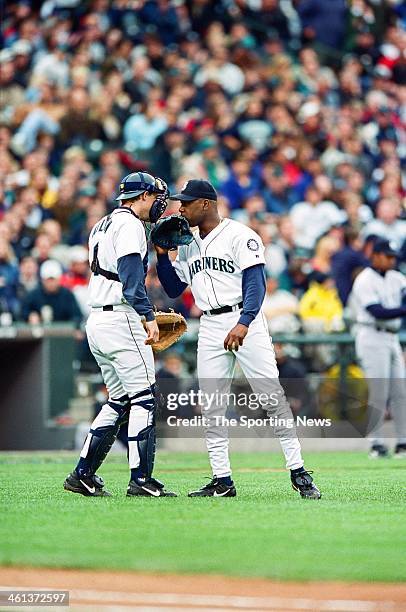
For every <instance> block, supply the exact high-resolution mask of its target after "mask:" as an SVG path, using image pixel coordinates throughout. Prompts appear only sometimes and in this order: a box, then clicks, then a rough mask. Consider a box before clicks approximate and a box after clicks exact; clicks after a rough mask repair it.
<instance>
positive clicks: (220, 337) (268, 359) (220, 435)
mask: <svg viewBox="0 0 406 612" xmlns="http://www.w3.org/2000/svg"><path fill="white" fill-rule="evenodd" d="M239 317H240V313H239V312H238V311H237V312H230V313H224V314H220V315H202V317H201V319H200V329H199V339H198V346H197V368H198V377H199V386H200V389H201V390H202V392H203V394H204V393H209V394H210V393H213V392H215V390H216V389H218V390H219V391H220V393H223V394H225V393H228V392H229V390H230V386H231V382H232V379H233V375H234V370H235V365H236V361H238V363H239V365H240V367H241V369H242V371H243V373H244V375H245V377H246V378H247V380H248V382H249V384H250V386H251V388H252V391H253V392H254V393H267V394H268V395H269V394H275V392H276V393H278V394H279V395H280V397H281V398H283V399H284V401H280V402H279V403H278V406H277V407H275V408H274V409H272V408H270V409H269V411H268V409H267V412H268V416H269V415H270V414H271V412H272V411H273V415H272V416H277V417H279V418H281V419H292V418H293V416H292V412H291V410H290V407H289V404H288V402H287V400H286V398H285V395H284V393H283V390H282V387H281V386H280V383H279V378H278V377H279V373H278V368H277V365H276V359H275V352H274V349H273V345H272V341H271V339H270V337H269V332H268V326H267V324H266V321H265V317H264V315H263V313H262V312H260V313H259V314H258V316H257V317H256V319H255V320H254V321H253V322H252V323H251V325H250V326H249V329H248V334H247V336H246V337H245V339H244V343H243V346H242V347H240V348H239V350H238V351H233V352H231V351H226V350H224V346H223V343H224V339H225V337H226V335H227V334H228V332H229V331H230V330H231V329H232V328H233V327H234V325H236V324H237V322H238V319H239ZM226 410H227V405H226V403H221V402H219V403H217V404H215V403H213V405H212V406H211V407H210V408H209V410H207V411H205V412H204V416H206V417H208V418H209V419H210V417H213V416H224V415H225V413H226ZM212 420H213V419H210V425H209V426H208V427H207V428H206V445H207V450H208V453H209V459H210V464H211V468H212V472H213V475H216V476H217V477H223V476H229V475H231V466H230V460H229V453H228V446H229V440H228V429H227V427H222V426H217V425H216V424H215V423H216V421H214V423H212ZM274 431H275V434H276V436H277V437H278V438H279V441H280V444H281V447H282V451H283V453H284V456H285V460H286V467H287V468H288V469H297V468H300V467H302V466H303V459H302V456H301V448H300V443H299V440H298V438H297V436H296V433H295V430H294V429H290V430H286V429H285V428H283V427H276V428H275V429H274Z"/></svg>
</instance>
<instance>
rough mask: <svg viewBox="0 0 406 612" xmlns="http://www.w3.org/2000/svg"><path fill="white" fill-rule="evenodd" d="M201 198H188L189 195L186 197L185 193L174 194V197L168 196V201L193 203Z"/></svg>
mask: <svg viewBox="0 0 406 612" xmlns="http://www.w3.org/2000/svg"><path fill="white" fill-rule="evenodd" d="M201 197H202V196H198V197H196V196H190V195H186V194H185V193H175V194H174V195H172V196H170V197H169V199H170V200H181V202H193V200H200V198H201Z"/></svg>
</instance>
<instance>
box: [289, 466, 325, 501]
mask: <svg viewBox="0 0 406 612" xmlns="http://www.w3.org/2000/svg"><path fill="white" fill-rule="evenodd" d="M310 474H313V472H307V471H306V470H304V471H303V472H298V473H296V474H292V473H291V475H290V480H291V482H292V488H293V489H294V490H295V491H298V492H299V493H300V497H303V498H304V499H320V498H321V493H320V491H319V489H318V488H317V487H316V485H315V484H314V482H313V478H312V477H311V476H310Z"/></svg>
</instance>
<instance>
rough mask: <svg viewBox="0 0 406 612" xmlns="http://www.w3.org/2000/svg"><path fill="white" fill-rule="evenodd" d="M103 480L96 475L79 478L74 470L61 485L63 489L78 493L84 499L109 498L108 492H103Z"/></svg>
mask: <svg viewBox="0 0 406 612" xmlns="http://www.w3.org/2000/svg"><path fill="white" fill-rule="evenodd" d="M103 487H104V480H103V478H101V477H100V476H98V475H97V474H88V475H87V476H82V477H80V478H79V475H78V474H77V472H76V470H75V471H74V472H72V473H71V474H69V476H68V477H67V478H66V480H65V482H64V483H63V488H64V489H65V490H66V491H71V492H72V493H80V494H81V495H85V496H86V497H111V493H110V492H109V491H105V490H104V488H103Z"/></svg>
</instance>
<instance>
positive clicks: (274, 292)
mask: <svg viewBox="0 0 406 612" xmlns="http://www.w3.org/2000/svg"><path fill="white" fill-rule="evenodd" d="M262 308H263V311H264V314H265V317H266V319H267V321H268V327H269V331H270V333H271V334H283V333H285V334H293V333H295V332H297V331H299V329H300V321H299V319H298V317H297V314H298V312H299V300H298V299H297V297H296V296H295V295H293V294H292V293H291V292H290V291H285V290H284V289H280V288H279V284H278V280H277V279H276V278H273V277H272V276H268V278H267V281H266V295H265V299H264V302H263V305H262Z"/></svg>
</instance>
